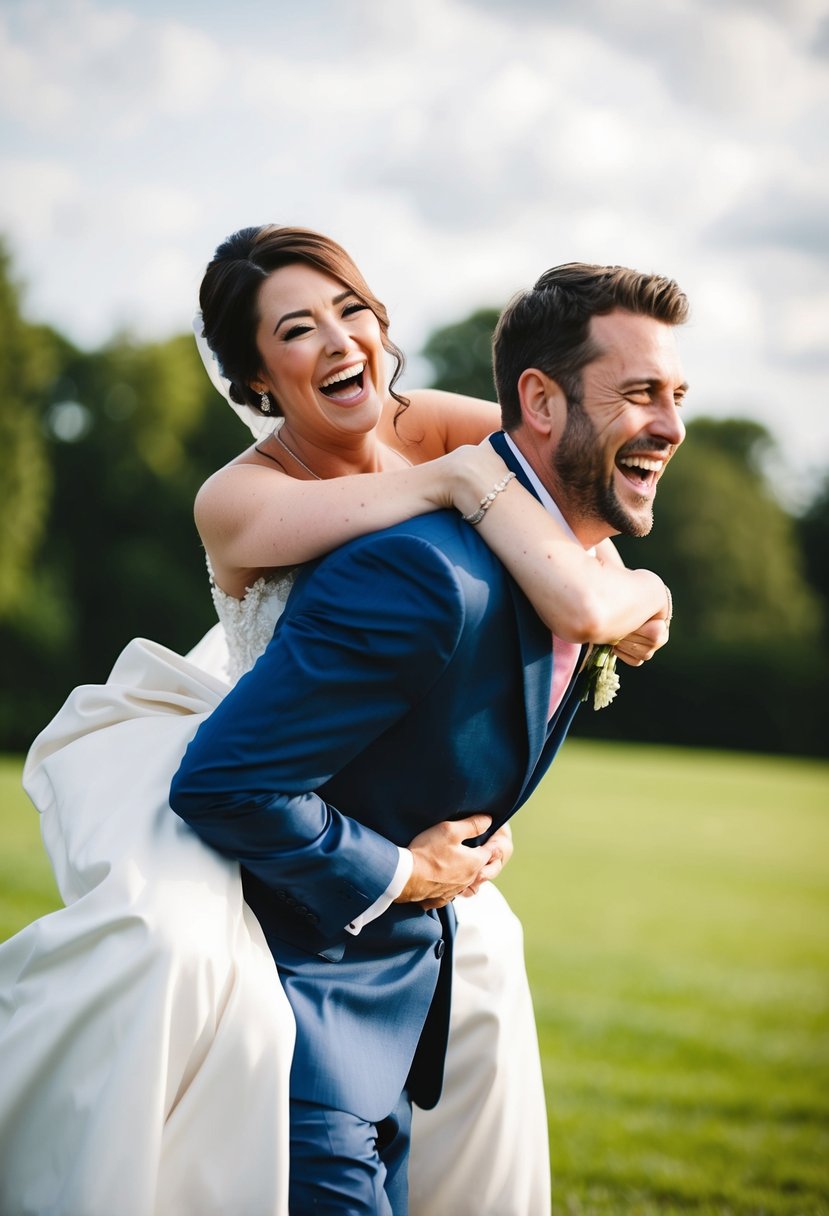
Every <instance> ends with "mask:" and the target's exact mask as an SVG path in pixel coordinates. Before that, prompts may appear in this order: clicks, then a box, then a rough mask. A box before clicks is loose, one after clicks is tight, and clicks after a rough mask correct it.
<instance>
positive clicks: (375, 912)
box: [346, 845, 414, 934]
mask: <svg viewBox="0 0 829 1216" xmlns="http://www.w3.org/2000/svg"><path fill="white" fill-rule="evenodd" d="M397 852H398V854H399V857H398V861H397V869H396V870H395V871H394V874H393V876H392V880H391V882H390V883H389V885H388V886H387V887H386V889H385V891H384V892H383V894H382V895H381V896H380V897H379V899H375V901H374V903H373V904H372V905H371V907H370V908H366V910H365V912H361V913H360V915H359V916H355V917H354V920H353V921H352V922H351V924H350V925H346V931H347V932H348V933H354V934H357V933H359V932H360V930H361V929H362V927H363V925H368V924H370V923H371V921H373V920H377V917H378V916H382V915H383V913H384V912H385V910H386V908H388V907H389V906H390V905H391V904H393V903H394V901H395V900H396V899H397V897H398V895H399V894H400V892H401V891H402V890H403V888H404V887H405V885H406V883H407V882H408V881H409V879H410V878H411V876H412V870H413V869H414V857H413V856H412V854H411V853H410V852H409V850H408V849H401V848H400V846H399V845H398V848H397Z"/></svg>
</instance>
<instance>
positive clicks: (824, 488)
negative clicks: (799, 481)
mask: <svg viewBox="0 0 829 1216" xmlns="http://www.w3.org/2000/svg"><path fill="white" fill-rule="evenodd" d="M797 531H798V535H799V536H800V543H801V546H802V549H803V557H804V562H805V566H806V576H807V578H808V579H809V582H810V583H811V585H812V586H813V587H814V589H815V591H817V593H818V594H819V595H820V596H821V598H822V600H823V611H824V624H825V625H827V624H829V472H827V473H826V474H825V475H824V478H823V483H822V485H821V486H820V487H819V488H818V491H817V493H816V494H815V497H814V499H813V500H812V502H811V504H810V505H809V507H808V508H807V510H806V511H805V512H804V514H803V515H802V516H801V518H800V519H799V520H798V521H797Z"/></svg>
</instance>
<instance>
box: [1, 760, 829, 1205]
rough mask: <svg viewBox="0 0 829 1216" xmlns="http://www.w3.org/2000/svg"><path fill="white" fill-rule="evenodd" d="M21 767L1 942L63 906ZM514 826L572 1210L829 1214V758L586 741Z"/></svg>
mask: <svg viewBox="0 0 829 1216" xmlns="http://www.w3.org/2000/svg"><path fill="white" fill-rule="evenodd" d="M19 773H20V764H19V762H18V761H16V760H13V759H7V760H5V761H0V936H7V935H8V934H10V933H12V932H15V931H16V930H17V929H18V928H20V927H22V926H23V925H24V924H26V923H27V922H28V921H29V920H30V919H32V918H33V917H34V916H36V915H39V914H41V913H43V912H46V911H49V910H50V909H51V908H53V907H55V906H56V905H57V902H58V901H57V896H56V892H55V887H54V883H53V882H52V880H51V875H50V872H49V869H48V865H47V863H46V861H45V858H44V856H43V853H42V846H41V844H40V838H39V833H38V825H37V816H36V814H35V812H34V811H33V810H32V809H31V807H30V806H29V804H28V801H27V799H26V797H25V795H24V794H23V793H22V791H20V789H19ZM513 822H514V835H515V840H516V853H515V858H514V860H513V862H512V863H511V865H510V866H509V867H508V869H507V871H506V872H505V873H504V875H503V877H502V879H501V880H500V886H501V888H502V890H503V891H504V892H505V893H506V894H507V896H508V898H509V899H510V902H511V903H512V905H513V907H514V908H515V910H516V911H517V912H518V913H519V915H520V916H521V918H522V920H523V922H524V927H525V935H526V951H527V963H528V968H529V971H530V979H531V982H532V986H533V992H534V996H535V1003H536V1014H537V1019H538V1025H539V1036H540V1040H541V1050H542V1056H543V1063H544V1074H545V1083H546V1089H547V1099H548V1112H549V1119H550V1153H551V1161H552V1168H553V1208H554V1212H555V1213H556V1216H617V1214H625V1216H657V1214H658V1216H672V1214H677V1216H680V1214H682V1216H691V1214H693V1216H736V1214H739V1216H766V1214H768V1216H777V1214H786V1216H819V1214H825V1216H829V764H820V763H817V762H814V761H801V760H792V759H788V758H786V759H784V758H767V757H761V756H749V755H731V754H717V753H710V752H701V751H687V750H674V749H668V748H651V747H648V748H646V747H636V746H628V745H612V744H596V743H587V742H583V741H580V740H577V739H576V740H570V741H569V742H568V743H567V744H566V745H565V747H564V749H563V751H562V753H561V755H560V756H559V758H558V760H557V761H556V763H555V765H554V767H553V769H552V770H551V772H550V773H549V775H548V777H547V778H546V779H545V782H544V783H543V784H542V788H541V789H540V790H539V791H538V792H537V793H536V795H535V796H534V797H533V800H532V802H531V803H530V804H529V805H528V806H527V807H526V808H525V809H524V810H523V811H522V813H521V814H520V815H519V816H518V817H517V818H516V819H515V820H514V821H513ZM447 1216H449V1214H447ZM480 1216H498V1214H497V1213H481V1214H480ZM529 1216H532V1214H529Z"/></svg>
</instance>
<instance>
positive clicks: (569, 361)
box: [492, 262, 688, 431]
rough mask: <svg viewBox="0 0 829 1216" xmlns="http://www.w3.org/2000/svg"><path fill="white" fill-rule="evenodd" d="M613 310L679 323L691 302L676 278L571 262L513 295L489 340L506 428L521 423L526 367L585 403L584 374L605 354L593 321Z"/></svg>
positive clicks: (557, 267)
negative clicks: (593, 330) (522, 381)
mask: <svg viewBox="0 0 829 1216" xmlns="http://www.w3.org/2000/svg"><path fill="white" fill-rule="evenodd" d="M614 308H624V309H626V310H627V311H628V312H633V313H639V314H640V315H643V316H648V317H653V318H654V319H655V320H657V321H663V322H665V324H666V325H681V324H682V323H683V322H684V321H685V320H687V317H688V300H687V298H686V296H685V295H684V293H683V292H681V291H680V289H679V287H677V285H676V283H675V282H674V281H673V279H666V278H664V277H663V276H662V275H656V274H641V273H640V272H639V271H637V270H628V269H627V268H626V267H624V266H590V265H587V264H586V263H584V262H568V263H567V264H566V265H564V266H554V267H553V268H552V269H551V270H546V271H545V272H544V274H542V275H541V277H540V278H539V279H538V281H537V282H536V283H535V285H534V286H533V287H532V288H531V289H530V290H529V291H523V292H520V293H519V294H518V295H517V296H514V297H513V299H512V300H511V301H510V303H509V304H508V305H507V306H506V308H505V309H504V311H503V312H502V314H501V316H500V318H499V320H498V324H497V326H496V327H495V334H494V337H493V340H492V350H493V364H494V371H495V384H496V387H497V390H498V400H499V401H500V403H501V421H502V425H503V427H504V430H506V431H510V430H514V429H515V428H516V427H517V426H519V425H520V423H521V405H520V401H519V398H518V380H519V378H520V376H521V373H522V372H524V371H526V369H527V368H528V367H537V368H538V369H539V371H542V372H544V373H545V375H547V376H549V377H550V379H551V380H555V381H556V382H557V384H558V385H559V386H560V387H561V389H562V391H563V392H564V394H565V396H566V398H567V400H568V402H569V401H573V402H578V401H580V400H581V372H582V369H583V368H584V367H585V366H586V365H587V364H588V363H590V362H592V360H593V359H595V358H597V357H598V356H599V355H600V354H601V351H600V349H599V348H598V346H597V345H596V343H595V342H594V341H593V340H592V339H591V337H590V321H591V319H592V318H593V317H596V316H602V315H604V314H605V313H609V312H612V311H613V309H614Z"/></svg>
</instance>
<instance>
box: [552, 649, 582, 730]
mask: <svg viewBox="0 0 829 1216" xmlns="http://www.w3.org/2000/svg"><path fill="white" fill-rule="evenodd" d="M552 636H553V680H552V685H551V687H550V712H549V713H548V715H547V721H548V722H549V720H550V718H552V716H553V714H554V713H555V712H556V710H557V709H558V707H559V705H560V704H561V700H562V697H563V696H564V694H565V692H566V691H567V685H568V684H569V683H570V680H571V679H572V676H573V672H574V671H575V670H576V663H577V662H578V657H579V652H580V650H581V647H580V646H579V644H578V642H562V640H561V638H557V637H556V635H555V634H553V635H552Z"/></svg>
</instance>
